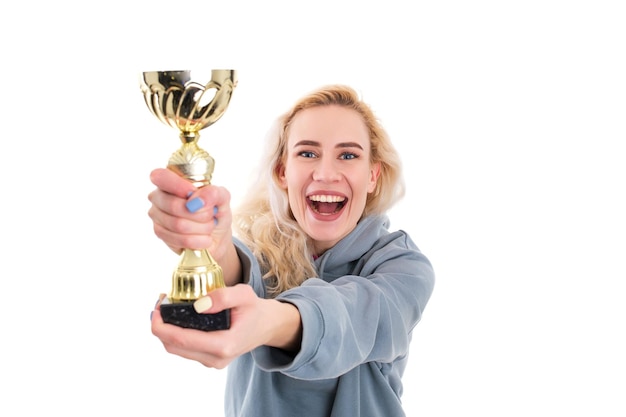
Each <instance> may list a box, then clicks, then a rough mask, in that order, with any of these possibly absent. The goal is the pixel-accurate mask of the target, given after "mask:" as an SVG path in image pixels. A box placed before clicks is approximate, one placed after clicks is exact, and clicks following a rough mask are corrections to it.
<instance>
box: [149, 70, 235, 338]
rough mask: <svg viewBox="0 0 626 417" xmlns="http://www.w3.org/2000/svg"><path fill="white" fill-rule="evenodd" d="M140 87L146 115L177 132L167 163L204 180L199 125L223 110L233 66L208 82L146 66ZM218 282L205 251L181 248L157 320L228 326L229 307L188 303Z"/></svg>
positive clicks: (207, 166) (207, 171)
mask: <svg viewBox="0 0 626 417" xmlns="http://www.w3.org/2000/svg"><path fill="white" fill-rule="evenodd" d="M193 75H194V76H196V74H195V72H194V74H193ZM140 86H141V91H142V92H143V96H144V99H145V101H146V105H147V106H148V108H149V109H150V111H151V112H152V114H154V115H155V116H156V117H157V118H158V119H159V120H161V122H163V123H165V124H167V125H168V126H170V127H173V128H175V129H177V130H178V131H179V133H180V134H179V137H180V140H181V142H182V146H181V147H180V148H179V149H178V150H177V151H176V152H174V153H173V154H172V156H171V157H170V159H169V162H168V165H167V167H168V168H169V169H171V170H172V171H174V172H176V173H177V174H179V175H181V176H182V177H184V178H187V179H188V180H189V181H191V182H192V183H193V184H194V185H195V186H197V187H202V186H205V185H208V184H210V183H211V176H212V175H213V168H214V166H215V161H214V159H213V158H212V157H211V156H210V155H209V154H208V153H207V152H206V151H205V150H203V149H201V148H200V147H199V146H198V139H199V137H200V130H202V129H204V128H206V127H208V126H210V125H212V124H213V123H215V122H216V121H217V120H218V119H219V118H220V117H222V115H223V114H224V112H225V111H226V108H227V107H228V104H229V103H230V99H231V96H232V93H233V90H234V89H235V87H236V86H237V74H236V71H234V70H212V71H211V79H210V81H208V83H206V80H205V81H202V82H200V80H199V79H198V80H194V79H193V78H192V73H191V71H149V72H144V73H142V77H141V81H140ZM224 286H225V284H224V277H223V273H222V268H221V267H220V266H219V265H218V264H217V263H216V262H215V260H214V259H213V257H212V256H211V254H210V253H209V251H208V250H206V249H200V250H199V249H183V251H182V253H181V256H180V261H179V263H178V267H177V268H176V269H175V270H174V273H173V274H172V289H171V291H170V293H169V294H168V297H167V298H166V299H165V300H164V301H163V302H162V303H161V316H162V317H163V321H165V322H166V323H171V324H175V325H177V326H180V327H185V328H191V329H198V330H205V331H209V330H223V329H228V328H230V310H224V311H221V312H219V313H216V314H198V313H196V311H195V310H194V308H193V302H194V301H195V300H197V299H198V298H200V297H203V296H205V295H207V294H208V293H209V292H210V291H212V290H214V289H216V288H221V287H224Z"/></svg>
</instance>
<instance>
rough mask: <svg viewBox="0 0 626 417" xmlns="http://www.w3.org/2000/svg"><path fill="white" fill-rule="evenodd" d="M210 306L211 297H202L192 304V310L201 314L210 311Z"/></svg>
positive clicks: (211, 302)
mask: <svg viewBox="0 0 626 417" xmlns="http://www.w3.org/2000/svg"><path fill="white" fill-rule="evenodd" d="M212 305H213V300H211V297H202V298H199V299H197V300H196V301H195V302H194V303H193V308H194V309H195V310H196V313H202V312H205V311H207V310H208V309H210V308H211V306H212Z"/></svg>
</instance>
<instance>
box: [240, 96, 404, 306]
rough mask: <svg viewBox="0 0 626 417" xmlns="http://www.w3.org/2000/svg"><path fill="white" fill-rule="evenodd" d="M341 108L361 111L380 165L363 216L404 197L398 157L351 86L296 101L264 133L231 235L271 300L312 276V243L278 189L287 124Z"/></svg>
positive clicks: (373, 154) (374, 157) (373, 156)
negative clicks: (252, 259) (256, 268)
mask: <svg viewBox="0 0 626 417" xmlns="http://www.w3.org/2000/svg"><path fill="white" fill-rule="evenodd" d="M329 105H339V106H343V107H346V108H349V109H352V110H354V111H356V112H357V113H359V114H360V115H361V117H362V118H363V121H364V122H365V125H366V126H367V129H368V131H369V136H370V144H371V152H370V163H372V164H374V163H380V175H379V177H378V181H377V184H376V187H375V189H374V191H373V192H372V193H370V194H368V196H367V200H366V204H365V209H364V212H363V215H362V217H364V216H367V215H373V214H382V213H384V212H386V211H387V210H388V209H389V208H391V207H392V206H393V205H394V204H395V203H396V202H397V201H398V200H400V199H401V198H402V197H403V196H404V192H405V185H404V180H403V177H402V166H401V161H400V156H399V154H398V152H397V151H396V149H395V148H394V147H393V145H392V143H391V141H390V139H389V137H388V135H387V133H386V132H385V130H384V129H383V127H382V126H381V124H380V122H379V120H378V119H377V118H376V117H375V115H374V113H373V111H372V110H371V108H370V107H369V106H368V105H367V104H366V103H364V102H363V101H362V100H361V98H360V97H359V95H358V94H357V93H356V91H355V90H353V89H352V88H350V87H347V86H343V85H331V86H327V87H323V88H321V89H318V90H316V91H313V92H312V93H310V94H308V95H306V96H305V97H303V98H302V99H300V100H299V101H298V102H296V104H295V105H294V106H293V107H292V108H291V110H289V111H288V112H287V113H285V114H283V115H282V116H281V117H279V118H278V119H277V120H276V122H275V123H274V125H273V126H272V129H270V131H269V132H268V135H267V138H266V140H267V143H266V147H265V154H264V155H263V158H262V160H261V164H260V168H261V169H260V170H259V171H260V172H259V173H258V176H257V177H256V179H257V180H256V182H255V183H254V184H252V187H251V188H250V190H249V192H248V193H247V194H246V196H245V197H244V200H243V201H242V204H241V205H240V207H239V208H238V210H237V212H236V214H235V221H234V223H233V225H234V228H235V233H236V235H237V237H238V238H240V239H241V240H242V241H243V242H244V243H245V244H246V245H248V247H249V248H250V249H251V250H252V252H253V253H254V255H255V256H256V258H257V259H258V260H259V263H260V265H261V268H262V270H263V271H267V272H266V273H265V275H264V278H265V280H266V282H267V288H268V292H269V294H270V295H271V296H275V295H277V294H280V293H281V292H283V291H286V290H288V289H290V288H294V287H297V286H299V285H300V284H302V282H304V281H305V280H306V279H307V278H310V277H313V276H316V275H317V273H316V271H315V267H314V265H313V254H312V252H311V248H310V239H309V237H308V236H307V235H306V234H305V233H304V232H303V231H302V229H301V228H300V226H299V225H298V223H297V222H296V220H295V218H294V216H293V214H292V212H291V209H290V207H289V199H288V196H287V192H286V190H284V189H283V188H282V187H281V186H280V181H279V177H278V175H279V168H280V167H281V166H282V165H283V164H284V162H285V158H286V153H287V139H288V137H289V128H290V125H291V121H292V120H293V118H294V117H295V116H296V114H298V113H299V112H300V111H302V110H305V109H309V108H312V107H318V106H329Z"/></svg>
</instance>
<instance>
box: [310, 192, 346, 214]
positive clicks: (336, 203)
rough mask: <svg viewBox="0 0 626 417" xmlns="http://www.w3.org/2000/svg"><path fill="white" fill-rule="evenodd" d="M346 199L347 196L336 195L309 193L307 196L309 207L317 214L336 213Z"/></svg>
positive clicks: (344, 203)
mask: <svg viewBox="0 0 626 417" xmlns="http://www.w3.org/2000/svg"><path fill="white" fill-rule="evenodd" d="M347 201H348V199H347V198H345V197H340V196H338V195H311V196H309V197H307V202H308V204H309V207H311V209H312V210H313V211H314V212H316V213H318V214H335V213H338V212H340V211H341V209H342V208H343V207H344V206H345V205H346V202H347Z"/></svg>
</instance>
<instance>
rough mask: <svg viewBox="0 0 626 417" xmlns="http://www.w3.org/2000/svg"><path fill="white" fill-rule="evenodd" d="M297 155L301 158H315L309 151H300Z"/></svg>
mask: <svg viewBox="0 0 626 417" xmlns="http://www.w3.org/2000/svg"><path fill="white" fill-rule="evenodd" d="M298 155H300V156H303V157H305V158H315V157H316V156H317V155H315V153H314V152H311V151H302V152H299V153H298Z"/></svg>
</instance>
